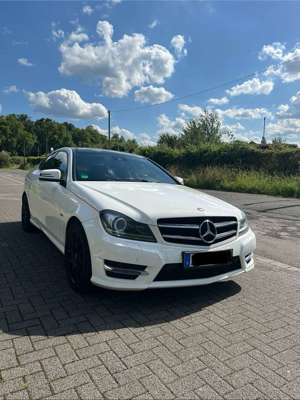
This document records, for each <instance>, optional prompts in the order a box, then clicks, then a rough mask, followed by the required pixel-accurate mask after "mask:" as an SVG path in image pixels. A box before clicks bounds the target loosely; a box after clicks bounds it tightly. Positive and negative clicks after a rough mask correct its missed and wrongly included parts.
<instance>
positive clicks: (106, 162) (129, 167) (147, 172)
mask: <svg viewBox="0 0 300 400" xmlns="http://www.w3.org/2000/svg"><path fill="white" fill-rule="evenodd" d="M75 155H76V156H75V177H76V180H78V181H119V182H158V183H171V184H176V183H177V182H176V181H175V180H174V179H173V178H172V177H171V176H169V175H168V174H167V173H166V172H164V171H163V170H162V169H160V168H159V167H158V166H156V165H155V164H154V163H152V162H151V161H149V160H147V159H145V158H142V157H137V156H134V155H130V154H122V153H115V152H112V151H93V150H76V151H75Z"/></svg>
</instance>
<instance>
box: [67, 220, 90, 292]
mask: <svg viewBox="0 0 300 400" xmlns="http://www.w3.org/2000/svg"><path fill="white" fill-rule="evenodd" d="M65 267H66V272H67V278H68V281H69V284H70V286H71V288H72V289H73V290H75V291H76V292H79V293H82V294H83V293H88V292H89V291H90V290H91V289H92V284H91V276H92V266H91V256H90V249H89V245H88V241H87V238H86V234H85V232H84V230H83V227H82V226H81V224H80V223H79V222H72V223H71V225H70V226H69V227H68V230H67V237H66V247H65Z"/></svg>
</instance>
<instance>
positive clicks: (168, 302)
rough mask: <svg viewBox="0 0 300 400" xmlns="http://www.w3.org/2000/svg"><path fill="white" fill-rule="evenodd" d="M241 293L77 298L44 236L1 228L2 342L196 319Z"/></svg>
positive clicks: (16, 226) (231, 288) (228, 287)
mask: <svg viewBox="0 0 300 400" xmlns="http://www.w3.org/2000/svg"><path fill="white" fill-rule="evenodd" d="M240 290H241V287H240V285H238V284H237V283H236V282H233V281H226V282H222V283H216V284H211V285H207V286H198V287H190V288H176V289H156V290H147V291H142V292H117V291H109V290H104V289H99V288H95V290H93V292H92V293H91V294H89V295H85V296H81V295H79V294H77V293H75V292H74V291H72V290H71V289H70V287H69V285H68V282H67V280H66V276H65V271H64V263H63V256H62V255H61V254H60V252H59V251H58V250H57V249H56V248H55V247H54V246H53V245H52V243H51V242H50V241H49V240H48V239H47V238H46V236H45V235H43V234H42V233H40V232H37V233H32V234H27V233H24V232H23V231H22V229H21V224H20V223H19V222H8V223H2V224H0V340H1V336H2V335H3V334H4V335H5V333H6V334H9V337H11V335H17V336H27V335H31V336H46V337H48V336H60V335H66V334H78V333H93V332H94V333H97V332H101V331H107V330H114V329H122V328H143V327H146V326H156V325H159V324H164V323H167V322H171V321H175V320H177V319H180V318H183V317H191V318H193V316H195V314H197V315H196V316H197V318H198V317H200V316H202V315H203V316H204V315H205V308H206V307H208V306H210V305H213V304H217V303H219V302H221V301H222V300H224V299H228V298H229V297H231V296H234V295H236V294H237V293H239V292H240ZM1 332H2V333H1Z"/></svg>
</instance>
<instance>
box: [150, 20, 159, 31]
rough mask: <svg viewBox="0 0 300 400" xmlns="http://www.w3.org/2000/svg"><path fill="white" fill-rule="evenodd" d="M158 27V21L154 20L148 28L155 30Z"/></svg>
mask: <svg viewBox="0 0 300 400" xmlns="http://www.w3.org/2000/svg"><path fill="white" fill-rule="evenodd" d="M157 25H158V19H154V20H153V21H152V22H151V23H150V24H149V25H148V28H150V29H154V28H155V27H156V26H157Z"/></svg>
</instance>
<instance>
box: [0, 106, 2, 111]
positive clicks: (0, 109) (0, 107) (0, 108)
mask: <svg viewBox="0 0 300 400" xmlns="http://www.w3.org/2000/svg"><path fill="white" fill-rule="evenodd" d="M1 112H2V105H1V104H0V113H1Z"/></svg>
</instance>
